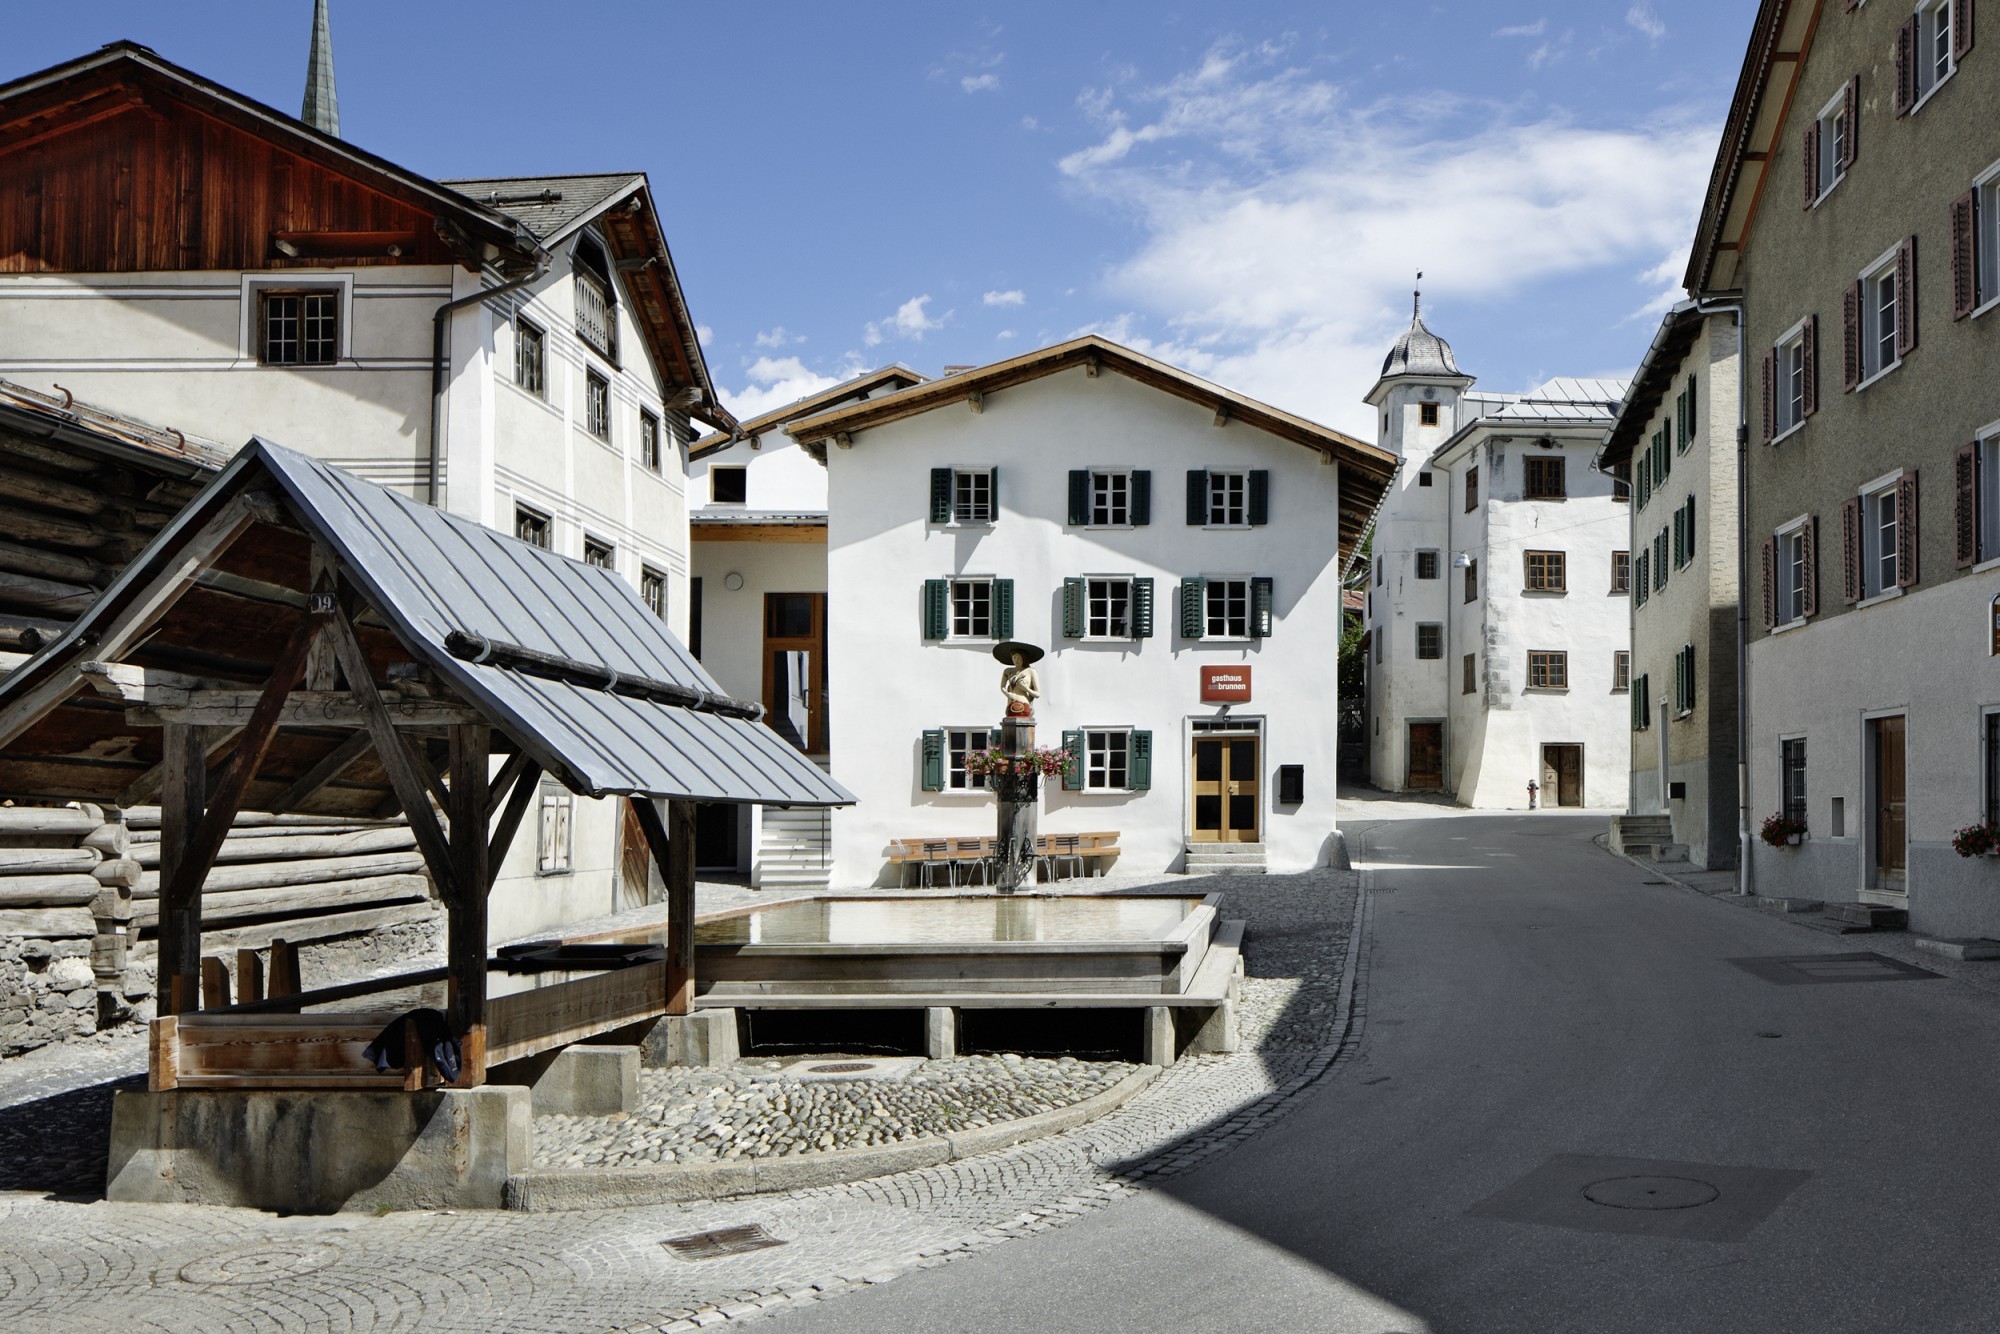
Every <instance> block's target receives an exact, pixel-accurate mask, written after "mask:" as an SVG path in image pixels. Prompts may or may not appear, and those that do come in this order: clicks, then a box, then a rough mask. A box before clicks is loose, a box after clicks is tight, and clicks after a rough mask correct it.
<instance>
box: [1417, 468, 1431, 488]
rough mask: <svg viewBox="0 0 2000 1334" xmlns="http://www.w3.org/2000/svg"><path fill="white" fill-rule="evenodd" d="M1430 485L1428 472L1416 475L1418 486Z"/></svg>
mask: <svg viewBox="0 0 2000 1334" xmlns="http://www.w3.org/2000/svg"><path fill="white" fill-rule="evenodd" d="M1430 484H1431V475H1430V473H1429V472H1428V471H1426V472H1420V473H1418V474H1417V485H1418V486H1429V485H1430Z"/></svg>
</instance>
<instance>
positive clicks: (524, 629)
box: [141, 440, 854, 806]
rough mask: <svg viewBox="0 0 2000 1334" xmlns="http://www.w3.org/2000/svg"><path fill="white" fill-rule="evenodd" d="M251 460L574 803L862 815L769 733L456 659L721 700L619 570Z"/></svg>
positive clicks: (279, 455) (290, 464)
mask: <svg viewBox="0 0 2000 1334" xmlns="http://www.w3.org/2000/svg"><path fill="white" fill-rule="evenodd" d="M244 454H245V456H246V457H248V458H250V459H253V460H255V461H257V462H261V463H262V464H263V465H264V466H266V467H267V468H269V469H270V472H271V474H272V476H273V477H274V478H275V479H276V480H277V482H278V483H279V484H280V485H281V486H282V487H283V488H284V490H285V492H286V494H287V495H288V496H289V497H290V499H291V500H292V502H293V504H294V506H295V507H296V509H297V510H298V517H299V519H300V520H301V521H302V522H304V523H305V524H306V525H307V526H308V527H309V528H311V529H313V530H314V531H315V533H316V535H317V536H319V537H320V538H321V539H322V540H323V541H325V542H326V543H327V544H328V545H329V546H331V547H332V548H333V549H334V551H335V552H336V553H337V554H338V555H339V557H340V559H341V562H342V564H343V565H344V566H345V567H346V569H347V571H348V572H349V573H350V574H351V575H352V576H353V578H354V580H355V582H357V583H359V584H360V585H361V586H362V588H363V589H364V590H365V591H366V593H367V594H368V600H369V601H370V602H371V603H372V604H373V605H374V607H375V609H376V611H377V612H378V613H379V614H380V615H381V616H382V617H383V618H384V619H385V620H387V621H388V622H389V624H390V626H391V627H392V628H393V629H395V630H396V631H397V632H398V633H399V635H400V636H401V637H402V639H403V640H404V643H405V644H406V646H407V647H408V648H409V649H410V650H411V651H412V652H413V653H415V654H417V655H418V656H419V657H421V658H423V659H425V660H426V661H428V663H429V664H430V666H431V667H432V668H433V669H434V670H435V671H436V672H437V673H438V674H439V675H440V676H441V677H443V678H444V679H445V680H446V681H447V682H449V683H450V685H451V686H452V687H453V689H455V690H456V691H457V692H458V693H459V694H460V695H461V696H462V697H463V698H464V699H465V700H466V702H467V703H469V704H472V705H473V706H475V707H476V708H478V709H480V711H481V712H483V713H485V714H486V715H487V717H488V718H489V719H490V720H491V721H492V722H494V723H495V724H496V725H498V726H500V727H501V728H503V729H504V730H505V731H506V732H507V733H508V734H509V735H511V736H512V737H513V738H514V739H515V740H516V741H517V742H518V743H519V744H520V745H521V746H522V748H523V749H525V750H527V751H528V752H529V754H531V755H533V756H534V757H535V758H536V759H537V760H539V761H540V762H541V764H542V767H543V768H544V769H546V770H547V771H549V772H550V773H551V774H554V775H556V776H558V777H560V778H562V779H563V781H564V782H565V783H567V784H568V785H569V786H570V787H571V788H573V789H574V790H576V791H578V792H581V793H584V794H585V795H589V796H602V795H605V794H609V793H647V794H650V795H653V796H662V797H691V798H694V799H696V800H699V801H739V802H764V803H772V804H777V805H800V806H832V805H845V804H847V803H850V802H852V801H853V800H854V798H853V796H852V795H850V794H849V793H848V792H847V790H846V789H845V788H843V787H841V786H840V785H839V784H838V783H835V782H834V781H833V780H832V779H831V778H829V777H828V776H827V775H826V774H825V773H823V772H822V771H821V770H820V768H819V766H817V765H815V764H814V763H813V762H812V761H810V760H808V759H807V758H806V757H805V756H803V755H801V754H800V753H799V752H798V751H797V750H795V749H793V748H792V747H791V746H790V745H788V744H787V743H786V742H785V741H784V740H783V739H782V738H781V737H779V736H778V734H777V733H776V732H774V731H772V730H771V729H770V728H768V727H766V726H764V725H763V724H762V723H753V722H749V721H746V720H743V719H739V718H728V717H723V716H720V715H717V714H712V713H702V712H697V711H695V710H692V709H686V708H679V707H675V706H671V705H665V704H659V703H655V702H652V701H648V700H642V699H634V698H631V697H629V696H625V695H619V694H613V693H612V692H610V691H607V690H601V689H595V688H592V687H588V686H582V685H574V684H571V683H569V682H566V681H557V680H551V679H549V678H546V677H542V676H530V675H527V674H525V673H522V672H520V671H516V670H514V669H513V668H510V667H503V666H498V665H495V664H490V663H487V664H480V663H472V662H466V661H464V660H462V659H460V658H458V657H456V656H454V655H453V654H452V653H451V652H450V651H449V650H448V649H446V648H445V646H444V641H445V637H446V636H447V635H449V634H450V633H451V632H452V631H453V630H462V631H465V632H467V633H470V634H475V635H482V636H484V637H486V638H488V639H494V640H502V641H507V642H511V643H514V644H519V645H521V646H522V647H524V648H529V649H534V650H537V651H539V652H542V653H551V654H556V655H559V656H562V657H568V658H575V659H580V660H582V661H585V662H589V663H593V664H600V665H602V666H605V667H609V668H611V669H612V670H614V671H616V672H618V673H619V674H620V675H636V676H647V677H652V678H654V679H657V680H663V681H671V682H674V683H676V684H682V685H688V686H693V687H695V688H697V689H701V690H706V691H709V692H711V693H713V694H718V695H720V694H722V693H724V692H723V690H722V688H721V687H720V686H719V685H717V684H716V682H715V680H714V678H712V677H711V676H709V674H708V673H707V672H705V671H703V670H702V668H701V664H700V663H698V662H696V661H695V659H694V656H693V655H692V654H690V653H689V652H688V651H687V649H686V648H685V647H684V646H683V645H682V644H681V643H680V641H679V640H677V639H675V638H674V636H673V634H672V632H670V631H669V630H668V629H667V627H666V625H665V624H663V623H662V622H661V620H660V618H659V617H657V616H655V615H653V613H652V611H651V610H650V609H649V608H648V607H647V606H646V604H645V603H643V602H641V601H640V600H639V594H638V592H637V590H635V589H634V588H633V587H632V586H631V585H630V584H628V583H627V582H625V580H623V579H621V578H620V577H619V576H618V575H617V574H616V573H615V572H614V571H611V570H605V569H599V568H597V567H595V566H591V565H585V564H584V563H583V562H582V561H577V560H572V559H570V558H569V557H567V556H559V555H556V554H555V553H554V552H551V551H547V550H545V549H543V548H541V547H537V546H531V545H530V544H528V543H526V542H522V541H519V540H518V539H516V538H513V537H509V536H507V535H505V534H502V533H497V532H495V531H493V530H492V529H490V528H487V527H484V526H483V525H480V524H477V523H474V522H472V521H471V520H469V519H464V518H460V517H459V516H457V515H454V514H448V513H446V512H444V511H443V510H438V509H433V508H431V507H430V506H428V505H424V504H420V503H419V502H417V501H414V500H411V499H409V498H407V497H405V496H401V495H398V494H397V493H395V492H393V491H389V490H387V489H385V488H383V487H380V486H376V485H375V484H374V483H372V482H365V481H363V480H361V479H360V478H358V477H355V476H353V475H352V474H350V473H347V472H343V471H342V470H340V469H338V468H335V467H332V466H331V465H329V464H325V463H322V462H320V461H319V460H317V459H313V458H309V457H307V456H306V455H304V454H299V453H296V452H294V451H292V450H289V449H285V448H282V447H281V446H278V445H274V444H271V443H270V442H269V441H266V440H253V441H251V443H250V446H249V448H248V449H246V450H245V451H244ZM236 472H237V469H236V468H231V469H230V474H229V475H234V474H235V473H236ZM218 484H221V479H218ZM141 563H142V564H143V562H141Z"/></svg>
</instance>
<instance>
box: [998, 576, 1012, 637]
mask: <svg viewBox="0 0 2000 1334" xmlns="http://www.w3.org/2000/svg"><path fill="white" fill-rule="evenodd" d="M993 637H994V638H995V639H1012V638H1013V637H1014V581H1013V580H1012V579H995V580H994V581H993Z"/></svg>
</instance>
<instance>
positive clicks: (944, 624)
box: [924, 579, 951, 639]
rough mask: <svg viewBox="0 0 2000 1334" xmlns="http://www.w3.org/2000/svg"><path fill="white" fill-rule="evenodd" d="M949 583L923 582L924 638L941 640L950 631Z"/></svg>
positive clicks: (927, 580) (945, 580)
mask: <svg viewBox="0 0 2000 1334" xmlns="http://www.w3.org/2000/svg"><path fill="white" fill-rule="evenodd" d="M950 611H951V581H950V580H948V579H926V580H924V638H925V639H943V638H944V637H945V635H946V633H947V632H948V631H949V630H950V629H951V617H950Z"/></svg>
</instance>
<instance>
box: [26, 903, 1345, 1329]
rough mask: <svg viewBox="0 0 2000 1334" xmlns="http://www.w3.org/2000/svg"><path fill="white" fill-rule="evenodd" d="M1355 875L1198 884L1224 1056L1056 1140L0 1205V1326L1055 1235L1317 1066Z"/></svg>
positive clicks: (224, 1316)
mask: <svg viewBox="0 0 2000 1334" xmlns="http://www.w3.org/2000/svg"><path fill="white" fill-rule="evenodd" d="M1359 880H1360V877H1359V876H1358V875H1355V874H1353V873H1350V872H1337V871H1322V872H1316V873H1312V874H1308V875H1300V876H1272V877H1264V878H1261V879H1250V878H1245V879H1241V880H1230V881H1226V882H1225V881H1210V882H1207V883H1205V884H1204V886H1203V887H1204V888H1215V887H1221V888H1225V889H1226V892H1227V894H1228V903H1227V905H1226V909H1225V915H1228V916H1242V917H1246V918H1247V919H1248V920H1249V922H1250V937H1249V941H1248V950H1247V961H1248V965H1249V972H1250V977H1249V978H1248V980H1247V981H1246V984H1245V997H1244V1019H1245V1024H1244V1028H1245V1037H1246V1039H1247V1040H1246V1043H1245V1047H1244V1050H1243V1051H1242V1052H1240V1053H1239V1054H1237V1055H1233V1056H1212V1057H1202V1058H1199V1059H1190V1060H1184V1061H1182V1062H1180V1063H1179V1064H1178V1065H1176V1066H1174V1067H1173V1068H1172V1069H1171V1070H1169V1071H1167V1072H1166V1073H1165V1074H1163V1075H1162V1076H1161V1077H1160V1078H1159V1079H1157V1080H1155V1081H1154V1082H1153V1083H1152V1084H1151V1085H1150V1086H1148V1087H1147V1088H1146V1089H1145V1090H1144V1091H1143V1092H1141V1093H1140V1094H1139V1095H1138V1096H1136V1097H1134V1098H1133V1099H1132V1100H1131V1101H1130V1102H1129V1103H1127V1104H1125V1106H1123V1107H1121V1108H1119V1109H1118V1110H1116V1111H1114V1112H1111V1113H1109V1114H1107V1115H1105V1116H1103V1117H1101V1118H1099V1119H1098V1120H1096V1121H1093V1122H1091V1123H1090V1124H1088V1125H1085V1126H1083V1127H1080V1128H1079V1129H1077V1130H1074V1131H1069V1132H1065V1133H1063V1134H1059V1135H1052V1136H1048V1137H1047V1138H1044V1139H1039V1140H1035V1141H1032V1142H1030V1143H1027V1144H1023V1145H1019V1146H1017V1147H1015V1148H1012V1149H1007V1150H1003V1151H1001V1152H998V1153H992V1154H986V1155H983V1156H980V1157H976V1158H968V1159H962V1160H959V1161H955V1162H952V1163H948V1164H944V1165H942V1166H938V1167H934V1168H927V1169H924V1170H921V1171H914V1172H905V1173H900V1174H897V1175H895V1176H888V1177H880V1178H876V1179H874V1180H870V1181H862V1182H854V1183H850V1184H846V1185H841V1186H835V1187H828V1188H824V1189H818V1190H805V1191H797V1192H793V1193H790V1194H784V1195H769V1196H752V1197H743V1198H739V1199H734V1200H717V1201H706V1202H702V1203H699V1204H688V1205H671V1206H658V1207H647V1208H635V1209H622V1210H604V1211H600V1212H594V1213H574V1214H537V1215H519V1214H507V1213H450V1212H441V1213H403V1214H390V1215H387V1216H385V1217H380V1218H375V1217H367V1216H355V1215H339V1216H334V1217H328V1218H279V1217H273V1216H271V1215H268V1214H262V1213H257V1212H254V1211H250V1210H237V1209H218V1208H205V1207H199V1206H182V1205H173V1206H161V1205H147V1206H138V1205H113V1204H109V1203H105V1202H102V1201H99V1202H96V1203H90V1204H79V1203H67V1202H63V1201H59V1200H52V1199H48V1198H44V1197H41V1196H39V1195H35V1194H29V1193H12V1194H0V1329H6V1330H8V1331H63V1332H64V1334H89V1332H91V1331H114V1330H115V1331H118V1334H134V1332H136V1331H151V1330H160V1331H165V1330H169V1329H171V1330H172V1331H173V1332H174V1334H193V1332H194V1331H208V1330H229V1331H235V1330H245V1331H248V1330H265V1329H283V1330H292V1329H304V1330H329V1331H342V1330H419V1329H421V1330H425V1331H455V1330H465V1331H479V1334H488V1332H489V1331H493V1330H498V1329H505V1330H510V1331H513V1330H521V1331H541V1330H551V1331H553V1330H562V1331H569V1330H602V1329H618V1330H633V1331H640V1330H660V1329H668V1330H682V1329H694V1328H700V1327H703V1326H706V1325H711V1324H716V1323H721V1322H723V1321H727V1320H741V1319H747V1318H753V1317H757V1316H762V1315H766V1314H770V1313H773V1312H774V1311H779V1310H783V1309H785V1308H788V1307H793V1306H796V1305H798V1304H800V1303H805V1302H812V1301H817V1300H822V1299H825V1298H827V1297H830V1296H832V1295H834V1294H837V1293H839V1292H842V1291H845V1290H848V1289H851V1288H853V1287H856V1286H860V1285H863V1284H868V1283H877V1282H887V1281H890V1280H892V1279H894V1278H895V1277H896V1276H897V1275H899V1274H901V1273H905V1272H908V1271H910V1270H912V1269H916V1268H926V1267H930V1266H934V1265H939V1264H944V1263H947V1262H949V1261H950V1260H951V1259H953V1258H955V1257H957V1256H961V1255H966V1254H970V1253H973V1252H975V1251H978V1250H982V1249H984V1248H986V1247H989V1246H995V1245H1000V1244H1002V1243H1004V1242H1006V1241H1008V1240H1010V1239H1012V1238H1014V1237H1018V1236H1022V1235H1026V1234H1029V1233H1033V1232H1038V1231H1042V1230H1045V1229H1049V1228H1055V1227H1061V1226H1062V1225H1064V1224H1065V1223H1066V1222H1068V1221H1070V1220H1072V1219H1074V1218H1077V1217H1080V1216H1082V1215H1083V1214H1086V1213H1088V1212H1090V1211H1092V1210H1095V1209H1099V1208H1103V1207H1105V1206H1106V1205H1108V1204H1111V1203H1114V1202H1116V1201H1117V1200H1119V1199H1121V1198H1122V1197H1124V1196H1125V1195H1127V1194H1129V1193H1130V1192H1132V1191H1135V1190H1142V1189H1145V1188H1146V1185H1147V1183H1148V1182H1150V1181H1152V1180H1154V1179H1157V1178H1160V1177H1166V1176H1172V1175H1175V1174H1178V1173H1180V1172H1183V1171H1186V1170H1187V1169H1188V1168H1190V1167H1192V1166H1193V1165H1195V1164H1196V1163H1199V1162H1201V1161H1203V1160H1205V1159H1207V1158H1209V1157H1211V1156H1212V1155H1214V1154H1217V1153H1222V1152H1226V1151H1227V1150H1228V1149H1229V1148H1231V1147H1233V1146H1234V1145H1236V1144H1238V1143H1240V1142H1241V1141H1243V1140H1244V1139H1246V1138H1248V1137H1249V1136H1251V1135H1254V1134H1256V1133H1258V1132H1259V1131H1260V1130H1261V1129H1263V1128H1264V1127H1265V1126H1267V1125H1269V1124H1270V1123H1271V1122H1273V1121H1274V1120H1276V1119H1278V1118H1279V1117H1281V1116H1283V1115H1284V1114H1285V1112H1286V1111H1287V1109H1288V1108H1287V1104H1289V1103H1290V1102H1291V1101H1292V1100H1294V1099H1295V1098H1298V1097H1299V1096H1301V1095H1302V1094H1304V1093H1305V1092H1306V1091H1307V1090H1308V1089H1309V1088H1310V1086H1311V1085H1312V1084H1313V1082H1314V1081H1315V1080H1317V1079H1318V1078H1320V1077H1321V1076H1322V1075H1323V1074H1324V1073H1325V1072H1326V1071H1327V1070H1328V1069H1329V1068H1330V1067H1331V1066H1332V1064H1333V1063H1334V1061H1335V1060H1336V1058H1337V1056H1338V1054H1339V1052H1340V1051H1341V1050H1342V1049H1343V1042H1344V1040H1350V1039H1351V1037H1352V1036H1353V1034H1354V1032H1355V1030H1356V1028H1357V1027H1358V1024H1359V1021H1360V1017H1361V1015H1362V1012H1363V1009H1364V1007H1363V1005H1362V1003H1361V999H1360V998H1361V997H1362V996H1363V995H1365V971H1366V970H1365V959H1366V956H1365V953H1364V952H1363V951H1362V950H1361V948H1360V946H1361V942H1362V939H1363V936H1364V935H1365V925H1364V927H1363V929H1362V930H1360V931H1357V930H1356V929H1355V927H1356V917H1357V900H1358V884H1359ZM1176 883H1177V884H1180V885H1183V886H1184V885H1185V882H1176ZM38 1184H39V1183H38ZM746 1224H756V1225H759V1226H761V1227H762V1228H763V1229H764V1230H765V1231H766V1232H767V1233H769V1234H770V1235H771V1236H772V1237H774V1238H777V1239H779V1240H780V1241H782V1242H783V1243H784V1244H782V1245H779V1246H776V1247H771V1248H766V1249H760V1250H755V1251H751V1252H748V1253H745V1254H738V1255H729V1256H724V1257H721V1258H716V1259H708V1260H687V1259H682V1258H679V1257H678V1256H677V1254H676V1253H675V1252H674V1251H672V1250H671V1249H669V1248H668V1247H667V1246H665V1245H663V1244H662V1243H663V1242H665V1241H666V1240H668V1239H670V1238H676V1237H681V1236H686V1235H688V1234H692V1233H697V1232H704V1231H709V1230H711V1229H718V1228H725V1227H738V1226H743V1225H746Z"/></svg>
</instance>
